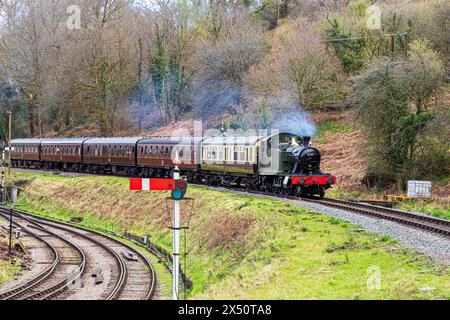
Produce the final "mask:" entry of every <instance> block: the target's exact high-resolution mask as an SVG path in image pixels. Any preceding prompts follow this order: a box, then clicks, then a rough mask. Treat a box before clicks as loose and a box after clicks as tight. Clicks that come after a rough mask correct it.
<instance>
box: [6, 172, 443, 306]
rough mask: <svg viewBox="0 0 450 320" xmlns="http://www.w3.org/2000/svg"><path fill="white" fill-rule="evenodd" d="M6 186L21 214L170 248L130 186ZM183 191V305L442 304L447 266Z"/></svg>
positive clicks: (260, 208)
mask: <svg viewBox="0 0 450 320" xmlns="http://www.w3.org/2000/svg"><path fill="white" fill-rule="evenodd" d="M14 180H15V181H16V184H20V185H22V186H23V188H24V189H25V191H23V192H22V194H21V197H20V201H19V203H18V206H19V207H20V208H21V209H25V210H29V211H33V212H35V213H39V214H42V215H47V216H53V217H57V218H60V219H61V218H62V219H66V220H68V219H70V218H71V217H79V216H82V217H83V218H84V220H85V222H86V223H89V224H91V225H97V226H99V227H102V228H105V227H106V228H108V229H115V230H116V231H118V230H123V229H125V228H126V229H128V230H129V231H130V232H132V233H134V234H138V235H143V234H150V235H151V240H152V241H153V242H155V243H156V244H158V245H160V246H163V247H165V248H166V249H168V250H170V248H171V245H172V238H171V236H172V235H171V231H170V230H169V229H167V225H169V224H170V219H169V217H168V216H167V214H166V200H165V197H166V196H167V195H166V194H163V193H155V192H153V193H148V192H130V191H128V187H129V186H128V180H127V179H123V178H117V177H85V178H65V177H60V176H55V175H43V174H32V173H24V172H16V173H15V174H14ZM188 192H189V196H190V197H194V198H195V205H194V213H193V215H192V219H191V222H190V230H189V232H188V239H187V246H188V251H189V257H188V268H187V271H188V275H189V277H190V278H191V279H192V280H193V282H194V288H193V290H192V291H191V293H190V297H191V298H201V299H203V298H204V299H211V298H213V299H217V298H225V299H228V298H230V299H231V298H243V299H252V298H262V299H265V298H271V299H313V298H317V299H376V298H386V299H387V298H394V299H396V298H401V299H403V298H404V299H431V298H450V277H449V271H450V270H449V269H448V268H446V267H443V266H439V265H437V264H435V263H434V262H432V261H431V260H430V259H429V258H426V257H423V256H419V255H417V254H415V253H413V252H411V251H410V250H406V249H403V248H401V247H400V246H399V245H398V243H396V241H394V240H392V239H389V238H388V237H378V236H375V235H372V234H369V233H366V232H361V230H359V229H360V228H358V227H357V226H352V225H350V224H349V223H347V222H344V221H340V220H336V219H332V218H329V217H326V216H324V215H322V214H317V213H313V212H308V211H306V210H304V209H301V208H299V207H297V206H294V205H291V204H286V203H283V202H279V201H275V200H269V199H256V198H253V197H248V196H241V195H233V194H228V193H224V192H217V191H210V190H207V189H204V188H196V187H190V189H189V191H188ZM188 207H189V206H188V203H186V204H185V207H184V212H186V211H187V209H188ZM378 272H379V273H378ZM378 276H379V277H378ZM377 279H380V281H381V283H380V285H379V286H378V285H377ZM368 283H369V284H371V286H368ZM424 287H434V288H436V289H435V290H432V291H430V292H423V290H420V289H421V288H424Z"/></svg>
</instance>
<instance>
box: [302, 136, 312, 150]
mask: <svg viewBox="0 0 450 320" xmlns="http://www.w3.org/2000/svg"><path fill="white" fill-rule="evenodd" d="M310 143H311V137H303V146H304V147H305V148H308V147H309V146H310Z"/></svg>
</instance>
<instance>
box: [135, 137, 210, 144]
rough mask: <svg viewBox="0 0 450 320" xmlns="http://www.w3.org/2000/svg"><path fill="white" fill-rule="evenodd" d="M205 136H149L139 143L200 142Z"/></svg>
mask: <svg viewBox="0 0 450 320" xmlns="http://www.w3.org/2000/svg"><path fill="white" fill-rule="evenodd" d="M202 140H203V138H199V137H149V138H144V139H142V140H141V141H139V144H181V145H186V144H188V145H191V144H199V143H200V142H201V141H202Z"/></svg>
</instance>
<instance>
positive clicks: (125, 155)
mask: <svg viewBox="0 0 450 320" xmlns="http://www.w3.org/2000/svg"><path fill="white" fill-rule="evenodd" d="M12 147H13V148H12V151H11V159H12V165H13V167H22V168H36V169H52V170H63V171H76V172H86V173H101V174H114V175H115V174H122V175H126V176H132V177H145V178H151V177H158V178H164V177H170V176H171V175H172V173H173V168H174V167H175V166H178V167H179V169H180V170H181V172H182V175H184V176H185V177H186V178H187V179H188V180H189V181H190V182H193V183H204V184H208V185H212V186H242V187H245V188H247V189H249V190H262V191H266V192H271V193H274V194H283V195H296V196H303V195H307V196H312V195H319V196H320V197H324V196H325V191H326V190H327V189H329V188H330V187H332V186H333V185H334V184H336V177H334V176H332V175H331V174H327V173H323V172H322V171H321V170H320V164H321V153H320V151H319V150H318V149H316V148H314V147H312V146H311V138H310V137H301V136H298V135H296V134H293V133H289V132H281V133H276V134H272V135H264V136H217V137H208V138H203V137H202V138H196V137H150V138H138V137H130V138H75V139H73V138H71V139H16V140H13V141H12Z"/></svg>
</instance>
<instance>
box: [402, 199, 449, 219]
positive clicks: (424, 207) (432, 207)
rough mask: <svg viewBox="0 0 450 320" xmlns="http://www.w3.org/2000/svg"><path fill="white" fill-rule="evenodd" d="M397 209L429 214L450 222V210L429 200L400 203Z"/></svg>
mask: <svg viewBox="0 0 450 320" xmlns="http://www.w3.org/2000/svg"><path fill="white" fill-rule="evenodd" d="M396 208H397V209H400V210H407V211H416V212H422V213H426V214H429V215H431V216H433V217H436V218H441V219H447V220H450V208H449V207H445V206H443V205H440V204H437V203H434V202H431V201H427V200H417V201H411V202H409V201H405V202H399V203H398V204H397V205H396Z"/></svg>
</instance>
